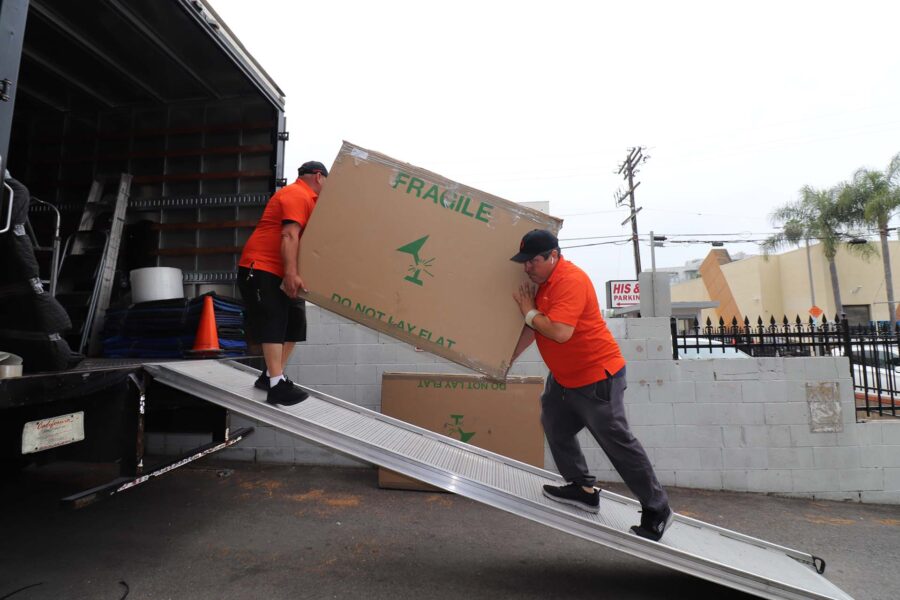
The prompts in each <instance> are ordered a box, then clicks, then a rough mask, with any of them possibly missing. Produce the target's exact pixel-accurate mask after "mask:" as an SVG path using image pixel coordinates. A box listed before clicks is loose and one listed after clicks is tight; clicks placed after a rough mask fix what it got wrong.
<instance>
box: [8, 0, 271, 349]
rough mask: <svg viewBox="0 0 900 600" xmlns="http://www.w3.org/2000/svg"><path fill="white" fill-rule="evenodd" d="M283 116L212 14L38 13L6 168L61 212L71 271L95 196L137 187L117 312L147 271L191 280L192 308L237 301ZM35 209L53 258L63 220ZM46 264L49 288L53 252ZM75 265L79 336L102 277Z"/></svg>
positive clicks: (67, 291) (108, 2)
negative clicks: (138, 274)
mask: <svg viewBox="0 0 900 600" xmlns="http://www.w3.org/2000/svg"><path fill="white" fill-rule="evenodd" d="M283 108H284V97H283V94H282V92H281V90H279V89H278V87H277V86H276V85H275V84H274V83H273V82H272V80H271V79H270V78H269V77H268V75H267V74H266V73H265V72H264V71H263V69H262V68H261V67H260V66H259V65H258V64H257V63H256V62H255V61H254V60H253V58H252V57H250V55H249V54H248V53H247V52H246V50H245V49H244V48H243V47H242V46H241V44H240V43H239V42H238V41H237V40H236V38H235V37H234V36H233V35H232V34H231V32H230V31H229V30H228V29H227V27H226V26H225V25H224V23H222V22H221V21H220V20H219V18H218V16H217V15H216V14H215V12H214V11H213V9H212V8H211V7H210V6H208V5H206V4H205V3H201V2H197V1H187V0H184V1H182V0H179V1H175V2H139V1H130V0H85V1H83V2H67V1H65V0H32V1H31V2H30V5H29V8H28V15H27V25H26V28H25V35H24V42H23V48H22V53H21V65H20V72H19V81H18V82H17V86H16V98H15V111H14V114H13V120H12V127H11V136H10V148H9V153H8V156H9V159H8V164H7V168H8V170H9V172H10V174H11V175H12V176H13V177H14V178H15V179H17V180H18V181H20V182H22V183H23V184H25V186H26V187H27V188H28V190H29V191H30V193H31V195H32V198H36V199H38V200H41V201H44V202H47V203H49V204H52V205H54V206H55V207H56V208H57V209H59V211H60V214H61V231H60V240H61V246H62V248H61V253H62V255H63V259H62V260H63V269H61V271H65V270H66V269H65V267H66V265H65V261H66V260H67V257H66V256H65V255H66V250H67V249H68V251H69V253H71V252H72V243H73V242H72V241H71V240H70V238H71V236H72V234H73V233H74V232H75V231H76V229H78V228H79V223H80V221H81V219H82V214H83V211H84V208H85V203H86V201H87V199H88V196H89V193H90V191H91V186H92V183H93V182H94V181H98V180H99V181H103V180H104V179H106V178H109V179H110V180H112V181H113V182H115V181H117V179H118V177H119V176H120V175H121V174H123V173H124V174H130V175H131V176H132V179H131V184H130V189H129V190H127V196H128V198H127V213H126V216H125V220H126V222H125V226H124V228H123V231H122V233H121V237H122V239H121V246H122V247H121V251H120V252H119V257H118V265H117V267H116V269H115V271H116V280H115V282H114V285H113V286H112V290H111V299H110V303H111V304H112V305H114V304H115V303H116V302H117V301H121V300H123V299H124V300H126V301H127V299H128V298H127V294H128V293H129V290H128V285H129V282H128V279H127V274H128V272H129V271H131V270H133V269H137V268H143V267H175V268H178V269H180V270H181V271H182V273H183V281H184V284H185V295H186V297H188V298H190V297H194V296H198V295H200V294H203V293H206V292H210V291H214V292H216V293H218V294H222V295H225V296H233V295H234V294H235V290H234V276H235V270H236V260H237V256H238V255H239V252H240V248H241V246H242V244H243V242H244V240H245V239H246V238H247V237H248V236H249V234H250V232H251V231H252V227H253V225H254V224H255V222H256V219H257V218H258V216H259V214H261V210H262V207H263V206H264V204H265V202H266V200H267V199H268V197H269V195H270V194H271V193H272V192H273V191H274V190H275V187H276V182H277V181H278V180H279V179H280V178H281V177H282V156H283V147H284V139H282V138H284V137H286V134H285V133H284V112H283ZM104 193H106V192H104ZM32 204H33V206H32V208H31V210H30V214H29V220H30V222H31V225H32V227H33V230H34V233H35V237H36V238H37V240H38V242H39V243H40V244H41V245H42V246H43V247H48V248H49V246H50V243H51V240H52V238H53V229H54V221H55V212H54V211H53V210H52V208H51V207H48V206H46V205H39V204H38V203H37V202H36V201H34V200H33V201H32ZM67 241H69V247H68V248H67V247H66V242H67ZM36 255H37V258H38V260H39V262H40V264H41V275H42V277H45V278H46V274H47V272H48V268H49V260H50V256H49V252H43V253H42V252H38V253H36ZM74 262H75V261H74V260H73V261H70V262H69V267H70V268H69V271H70V272H69V276H68V277H65V274H62V273H61V278H60V281H59V288H58V289H57V290H55V291H56V296H57V298H58V299H59V301H60V302H61V303H62V304H63V305H64V306H65V307H66V310H67V312H68V313H69V315H70V317H71V318H72V320H73V326H74V329H75V330H78V324H79V320H80V319H81V315H80V314H79V307H78V304H79V303H83V296H84V294H82V297H81V298H78V297H76V296H78V294H79V292H82V291H84V290H82V287H83V285H87V284H91V285H92V282H93V277H92V275H93V274H92V273H91V272H90V269H83V270H82V272H81V273H80V274H79V273H77V272H75V271H74V270H73V269H74V267H73V265H74ZM79 276H80V279H81V280H82V281H79ZM123 297H124V298H123ZM70 335H71V334H70ZM69 341H70V345H71V346H73V349H76V350H77V349H78V348H76V346H77V345H78V342H79V340H78V339H73V338H72V337H70V340H69ZM83 350H84V351H85V354H93V355H96V354H97V353H98V352H99V351H98V349H97V346H96V344H95V345H94V346H92V347H88V345H87V344H85V347H84V348H83Z"/></svg>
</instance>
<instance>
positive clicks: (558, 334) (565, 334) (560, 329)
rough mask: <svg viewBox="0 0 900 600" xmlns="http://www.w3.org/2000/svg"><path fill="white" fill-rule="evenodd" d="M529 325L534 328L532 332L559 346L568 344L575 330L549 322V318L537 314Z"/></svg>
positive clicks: (569, 326)
mask: <svg viewBox="0 0 900 600" xmlns="http://www.w3.org/2000/svg"><path fill="white" fill-rule="evenodd" d="M531 324H532V325H533V326H534V331H537V332H538V333H540V334H541V335H542V336H544V337H546V338H550V339H551V340H553V341H554V342H559V343H560V344H563V343H565V342H568V341H569V339H571V337H572V334H573V333H574V332H575V328H574V327H572V326H571V325H567V324H565V323H556V322H554V321H551V320H550V317H548V316H547V315H545V314H538V315H537V316H535V317H534V319H532V320H531Z"/></svg>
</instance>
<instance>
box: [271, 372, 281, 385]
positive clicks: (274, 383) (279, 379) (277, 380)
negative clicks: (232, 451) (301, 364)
mask: <svg viewBox="0 0 900 600" xmlns="http://www.w3.org/2000/svg"><path fill="white" fill-rule="evenodd" d="M282 379H284V373H282V374H281V375H279V376H278V377H269V387H275V386H276V385H278V382H279V381H281V380H282Z"/></svg>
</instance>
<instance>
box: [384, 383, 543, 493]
mask: <svg viewBox="0 0 900 600" xmlns="http://www.w3.org/2000/svg"><path fill="white" fill-rule="evenodd" d="M543 389H544V379H543V378H542V377H511V378H509V379H507V380H506V381H505V382H499V381H495V380H491V379H488V378H486V377H481V376H477V375H446V374H432V373H385V374H384V375H383V376H382V380H381V412H382V413H384V414H386V415H388V416H391V417H395V418H397V419H400V420H402V421H406V422H407V423H412V424H413V425H418V426H419V427H422V428H423V429H428V430H429V431H434V432H435V433H440V434H442V435H446V436H449V437H452V438H455V439H457V440H460V441H462V442H466V443H468V444H472V445H473V446H478V447H479V448H484V449H485V450H490V451H491V452H495V453H497V454H501V455H503V456H508V457H509V458H513V459H515V460H518V461H521V462H524V463H528V464H530V465H534V466H536V467H540V468H543V467H544V430H543V428H542V427H541V391H543ZM378 485H379V486H381V487H384V488H395V489H405V490H437V488H434V487H432V486H430V485H427V484H425V483H422V482H421V481H417V480H415V479H410V478H409V477H405V476H403V475H400V474H399V473H395V472H393V471H390V470H388V469H384V468H381V469H379V470H378Z"/></svg>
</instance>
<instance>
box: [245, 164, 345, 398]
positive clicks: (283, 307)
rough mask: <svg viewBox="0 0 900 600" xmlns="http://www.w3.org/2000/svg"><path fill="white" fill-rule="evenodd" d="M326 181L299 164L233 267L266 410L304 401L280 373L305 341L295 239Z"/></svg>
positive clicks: (318, 169)
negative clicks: (262, 364)
mask: <svg viewBox="0 0 900 600" xmlns="http://www.w3.org/2000/svg"><path fill="white" fill-rule="evenodd" d="M326 177H328V169H326V168H325V165H323V164H322V163H320V162H318V161H310V162H306V163H303V165H301V166H300V169H298V171H297V181H295V182H294V183H292V184H291V185H288V186H285V187H283V188H281V189H280V190H278V191H277V192H275V194H274V195H273V196H272V197H271V198H270V199H269V202H268V203H267V204H266V209H265V210H264V211H263V215H262V217H260V219H259V222H258V223H257V224H256V228H255V229H254V230H253V234H252V235H251V236H250V239H248V240H247V243H246V244H245V245H244V251H243V253H242V254H241V260H240V262H239V263H238V288H239V289H240V291H241V297H242V298H243V299H244V304H245V310H244V316H245V320H244V325H245V328H246V330H247V337H248V338H250V339H251V340H253V341H255V342H258V343H259V344H260V345H261V346H262V351H263V357H264V358H265V361H266V370H265V371H264V372H263V373H262V374H261V375H260V376H259V379H257V380H256V383H255V384H254V385H255V386H256V387H257V388H259V389H262V390H266V391H267V392H268V393H267V397H266V401H267V402H269V403H270V404H281V405H284V406H291V405H293V404H297V403H298V402H302V401H303V400H305V399H306V397H307V393H306V392H304V391H303V390H301V389H300V388H298V387H296V386H295V385H294V384H293V382H292V381H291V380H290V379H288V378H287V377H286V376H285V375H284V368H285V367H286V366H287V363H288V359H289V358H290V357H291V352H292V351H293V350H294V346H295V344H296V343H297V342H302V341H305V340H306V306H305V303H304V302H303V299H301V298H298V297H297V294H298V293H299V292H300V291H301V290H303V291H306V288H305V287H304V285H303V279H302V278H301V277H300V273H299V271H298V264H299V253H300V237H301V236H302V235H303V230H304V228H306V225H307V223H309V217H310V215H312V212H313V209H314V208H315V206H316V200H318V198H319V193H320V192H321V191H322V185H323V184H324V183H325V178H326Z"/></svg>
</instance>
